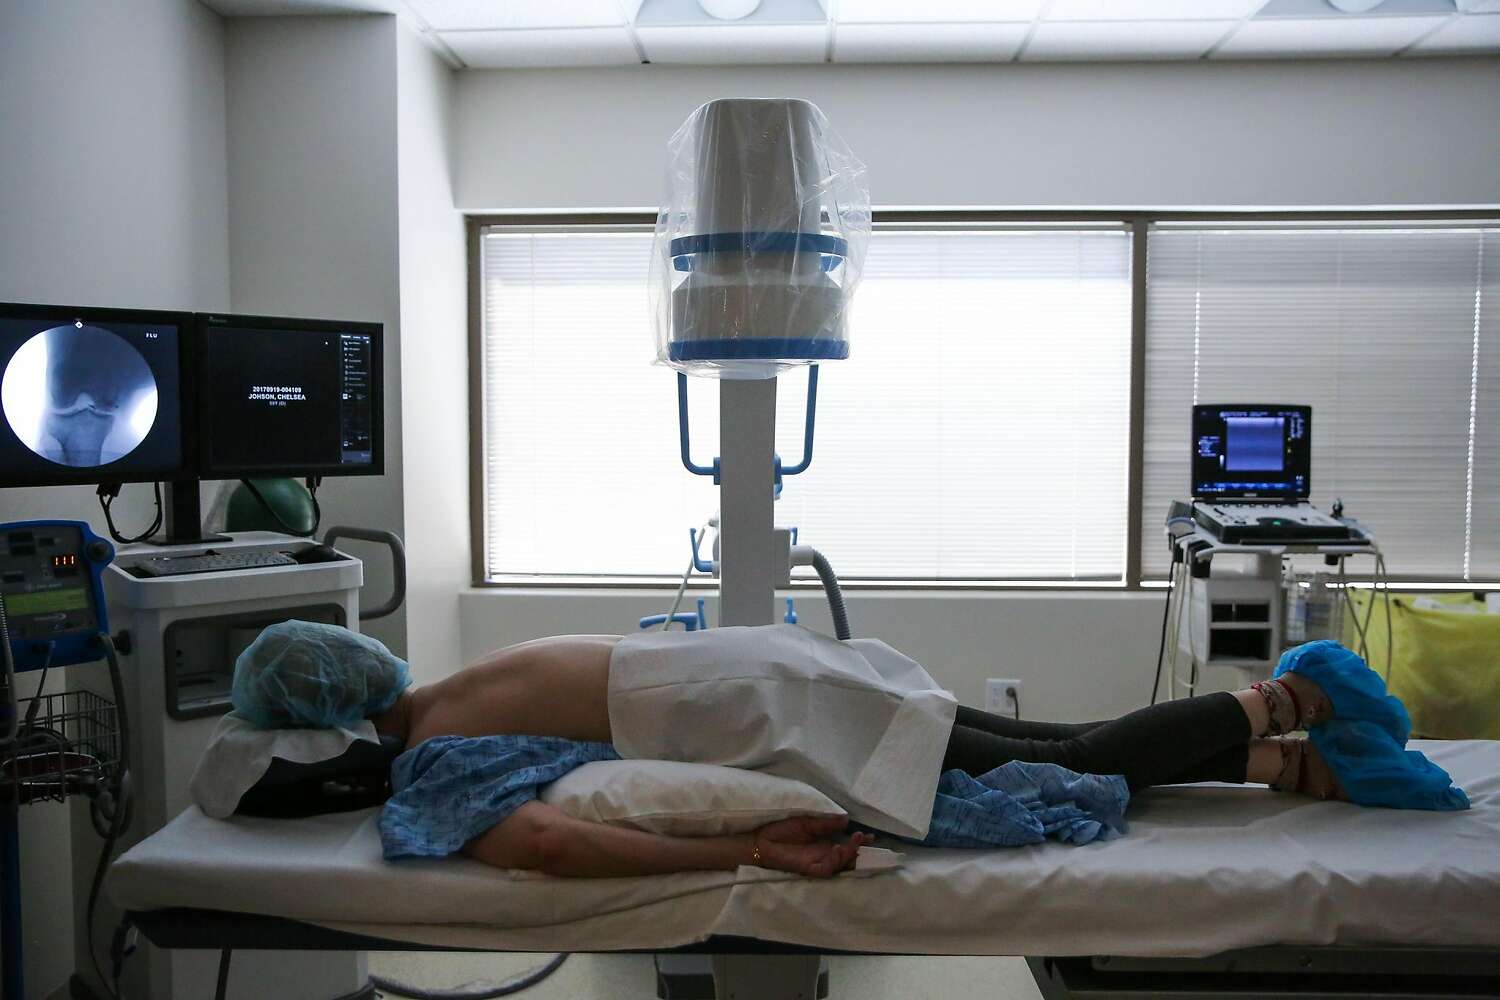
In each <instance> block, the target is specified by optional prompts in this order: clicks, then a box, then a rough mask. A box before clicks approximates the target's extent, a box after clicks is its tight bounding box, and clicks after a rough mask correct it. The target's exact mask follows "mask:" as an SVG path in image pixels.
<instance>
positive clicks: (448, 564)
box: [396, 27, 470, 681]
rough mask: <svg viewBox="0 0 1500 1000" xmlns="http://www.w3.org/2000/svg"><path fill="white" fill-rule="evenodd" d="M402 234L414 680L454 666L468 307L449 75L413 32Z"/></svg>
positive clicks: (403, 62)
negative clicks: (451, 155) (451, 153)
mask: <svg viewBox="0 0 1500 1000" xmlns="http://www.w3.org/2000/svg"><path fill="white" fill-rule="evenodd" d="M396 65H397V108H396V111H397V120H396V130H397V137H398V147H399V149H398V156H397V160H398V167H399V188H400V213H399V221H400V234H401V259H400V266H401V342H402V343H401V346H402V356H403V358H404V361H403V364H402V370H401V395H402V397H403V398H404V399H407V400H409V401H412V402H413V404H414V405H411V406H407V407H405V408H403V410H402V414H401V431H402V439H403V441H405V442H407V443H408V446H407V447H406V448H404V449H403V470H402V472H403V483H404V490H405V494H404V501H405V514H406V548H407V556H408V560H409V564H410V569H411V572H410V576H409V586H408V589H407V593H406V605H407V609H408V611H407V616H406V621H407V645H408V647H409V648H410V649H411V650H414V651H418V653H419V655H418V656H416V657H414V658H413V666H414V667H415V668H416V672H417V679H418V680H419V681H423V680H431V679H435V678H436V677H439V676H442V675H443V674H446V673H448V672H449V671H450V670H452V669H453V668H455V667H457V666H458V665H459V664H460V663H461V662H462V658H461V654H460V650H459V619H458V594H459V592H460V591H461V590H463V589H464V588H465V587H466V586H467V585H468V583H469V577H470V567H469V475H468V470H469V450H468V449H469V435H468V420H469V395H468V366H469V350H468V332H467V331H468V326H467V323H468V310H467V299H466V298H465V292H466V289H467V282H466V281H465V274H466V271H465V256H464V252H465V251H464V223H463V216H462V215H460V214H459V213H458V212H457V211H456V210H455V209H454V207H453V185H452V183H451V180H450V174H449V163H448V147H449V144H450V139H451V137H450V130H451V118H452V104H453V72H452V70H450V69H449V68H448V66H447V64H446V63H444V62H443V61H442V60H441V59H440V58H438V56H437V55H436V54H435V53H434V52H433V51H432V50H431V49H429V48H428V47H427V46H426V44H425V43H424V42H423V41H422V40H421V39H420V38H418V37H417V36H416V35H415V34H414V33H412V32H411V31H409V30H407V29H405V28H404V27H403V28H401V30H400V32H399V36H398V38H397V47H396Z"/></svg>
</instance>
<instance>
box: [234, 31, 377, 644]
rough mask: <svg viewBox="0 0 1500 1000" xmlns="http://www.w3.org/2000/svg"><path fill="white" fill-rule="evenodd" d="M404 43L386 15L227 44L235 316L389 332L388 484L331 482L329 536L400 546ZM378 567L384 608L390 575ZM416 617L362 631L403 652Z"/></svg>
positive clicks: (325, 493)
mask: <svg viewBox="0 0 1500 1000" xmlns="http://www.w3.org/2000/svg"><path fill="white" fill-rule="evenodd" d="M396 32H397V29H396V20H395V18H393V17H387V16H374V17H285V18H282V17H270V18H240V19H233V20H230V21H229V22H227V28H226V32H225V37H226V76H227V80H228V111H227V122H228V135H229V269H230V276H231V284H232V289H233V295H232V297H231V302H230V308H232V309H233V310H234V311H236V312H242V313H260V314H263V315H273V316H310V317H324V318H328V319H347V320H373V321H378V322H381V323H384V324H385V393H386V405H385V434H386V447H385V463H386V472H385V475H384V476H380V477H374V478H348V479H330V480H327V481H325V483H324V486H323V490H322V492H321V493H320V494H319V499H320V501H321V503H322V508H323V524H324V526H325V527H327V526H330V525H335V524H353V525H359V526H363V527H371V528H385V529H387V530H390V531H395V532H398V533H399V532H400V531H401V530H402V512H403V507H402V498H401V482H402V462H401V456H402V441H401V433H400V432H401V353H402V352H401V310H400V288H399V282H400V273H399V254H398V249H397V240H398V232H399V227H398V222H397V193H396V177H397V164H396ZM351 547H353V546H351ZM356 551H359V552H361V554H366V550H364V549H362V548H357V549H356ZM368 554H369V555H370V559H369V560H368V561H367V563H366V571H365V586H366V596H367V599H368V600H371V601H379V600H382V599H383V598H384V595H385V594H387V593H389V590H390V576H389V572H388V570H387V568H386V567H387V563H386V561H385V560H384V559H383V558H382V557H381V556H380V555H379V552H378V550H369V551H368ZM405 618H406V614H405V609H403V610H402V611H400V612H398V613H397V614H396V615H394V616H392V617H390V618H386V619H382V620H380V621H375V622H370V623H368V624H367V625H366V626H365V631H368V632H369V633H370V634H372V635H375V636H376V637H378V638H379V639H380V640H381V641H383V642H385V643H386V644H387V645H389V646H390V647H391V648H392V649H395V650H397V651H398V652H400V651H404V650H405V648H406V622H405Z"/></svg>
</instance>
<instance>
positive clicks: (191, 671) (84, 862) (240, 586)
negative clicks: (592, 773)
mask: <svg viewBox="0 0 1500 1000" xmlns="http://www.w3.org/2000/svg"><path fill="white" fill-rule="evenodd" d="M192 520H193V521H194V523H195V524H196V521H197V518H196V517H194V518H192ZM194 533H195V532H194ZM312 544H314V543H313V541H312V540H311V539H301V538H292V537H290V536H287V535H281V534H276V533H274V532H264V531H261V532H244V533H240V534H236V535H234V536H232V537H231V538H230V539H229V540H226V541H223V542H218V541H215V542H213V543H212V546H211V547H212V548H213V549H214V550H215V551H218V552H225V553H233V552H256V551H287V550H293V549H296V548H299V547H302V546H307V545H312ZM209 547H210V545H209V544H208V543H206V542H200V543H198V544H196V545H180V546H178V547H176V548H175V549H171V550H163V549H162V548H160V547H158V546H152V545H146V544H142V545H129V546H124V547H122V548H121V549H120V550H119V553H118V555H117V557H116V560H115V563H114V564H113V565H112V566H111V567H110V568H109V569H108V570H107V571H106V572H105V574H104V589H105V597H106V601H107V603H108V606H109V620H110V625H111V626H112V627H113V628H114V630H115V636H116V642H117V644H118V645H119V647H120V665H121V670H122V672H123V674H124V681H125V689H126V696H127V700H128V702H129V711H130V721H131V731H132V739H131V749H130V757H131V770H132V787H133V789H134V795H135V813H134V819H133V820H132V822H131V825H130V827H129V828H128V829H127V830H126V832H125V835H124V836H123V837H121V839H120V843H119V845H118V847H117V850H118V851H124V850H126V849H128V848H129V847H130V846H131V845H132V844H134V843H136V842H137V841H139V840H141V839H142V838H144V837H146V836H148V835H149V834H151V833H153V832H155V831H157V830H159V829H161V828H162V827H163V826H164V825H165V824H166V823H168V822H169V821H170V820H171V819H172V818H174V817H175V816H177V815H178V814H179V813H181V812H182V811H183V810H184V809H185V808H187V807H188V805H189V804H190V800H189V797H188V780H189V779H190V778H191V777H192V773H193V769H194V767H195V766H196V765H197V763H198V758H199V757H200V756H201V755H202V753H203V749H204V747H205V746H206V745H207V743H208V739H209V736H210V734H212V732H213V730H214V727H215V726H216V725H217V724H218V721H219V717H220V716H222V715H224V714H225V713H226V712H227V711H229V682H230V678H231V676H232V672H233V668H234V660H235V657H236V656H237V655H238V654H239V652H240V650H242V649H243V648H244V647H245V646H246V645H247V644H248V643H249V642H250V640H251V639H253V638H254V637H255V635H256V634H257V633H258V632H259V630H260V629H261V628H264V627H265V626H267V625H270V624H273V623H275V622H280V621H285V620H287V619H289V618H302V619H306V620H311V621H321V622H328V623H331V624H336V625H345V626H348V627H349V628H353V629H358V628H359V588H360V584H361V583H362V582H363V579H364V566H363V564H362V563H361V562H360V561H359V560H358V559H355V558H353V557H350V558H348V559H345V560H343V561H340V562H324V563H310V564H307V565H296V566H279V567H274V568H268V569H256V570H249V571H246V570H239V571H229V572H215V573H194V574H188V575H183V576H168V577H145V578H142V577H136V576H134V575H132V574H131V572H130V569H131V567H132V566H134V565H135V564H137V563H139V562H141V561H143V560H146V559H150V558H159V557H161V556H162V555H168V554H169V555H174V556H176V555H195V554H200V553H202V552H203V551H204V549H206V548H209ZM103 673H104V672H103V671H89V672H82V671H80V672H79V676H78V681H79V682H80V683H81V684H83V685H94V684H97V685H100V689H99V691H98V693H100V694H107V693H108V692H107V690H105V688H104V685H106V684H107V680H106V679H105V678H104V677H103ZM75 802H78V803H83V804H82V805H75V806H74V809H73V813H72V816H71V821H72V824H73V887H74V891H73V913H74V926H75V934H74V940H75V942H76V946H75V951H76V956H75V960H74V968H75V970H76V975H75V977H74V980H73V995H74V996H75V997H87V996H90V995H93V996H96V997H99V998H103V997H106V996H108V995H109V994H108V993H107V992H106V991H104V990H102V989H100V987H99V983H98V981H97V977H96V976H95V973H94V971H93V963H92V961H91V960H90V958H89V953H88V951H87V947H88V945H87V942H88V941H89V940H90V938H89V937H88V935H87V933H86V931H85V928H84V914H85V907H86V903H87V898H88V889H89V883H90V879H91V877H92V875H93V870H94V865H95V863H96V862H97V860H98V855H99V849H100V847H101V841H100V839H99V838H98V837H97V836H96V835H95V833H94V831H93V829H92V827H91V825H90V823H89V818H88V812H87V804H86V803H84V801H83V799H82V798H81V797H79V798H77V799H75ZM119 917H120V914H119V912H118V911H117V910H116V909H115V908H114V907H113V906H112V905H111V904H110V903H109V901H108V899H107V898H101V900H100V902H99V913H98V914H97V916H96V919H95V925H94V929H93V939H92V940H93V941H94V944H95V947H96V949H98V953H99V955H100V961H101V962H103V963H106V964H105V968H106V970H107V969H108V965H107V963H108V951H109V941H110V936H111V934H112V933H113V931H114V929H115V927H116V926H117V924H118V923H119ZM217 962H218V955H217V954H216V953H212V952H207V951H194V950H177V951H162V950H159V949H156V948H154V947H152V946H151V945H149V944H147V943H146V942H145V941H144V940H142V941H141V942H140V946H139V950H138V951H137V952H136V953H135V954H134V955H132V956H131V957H130V958H129V959H128V960H127V961H126V963H125V974H124V976H123V978H122V980H121V987H122V994H123V995H124V996H130V997H151V998H152V1000H188V998H192V1000H200V998H202V997H206V996H213V995H214V987H215V983H216V973H217ZM366 983H367V971H366V961H365V956H364V954H363V953H352V952H341V953H323V954H320V953H317V952H271V951H249V952H244V953H242V954H240V955H236V956H235V962H234V970H233V974H232V978H231V982H230V989H229V996H230V997H233V998H239V1000H249V998H252V997H270V996H275V997H278V998H284V1000H327V998H328V997H337V996H347V995H349V994H356V993H358V991H360V990H361V989H362V988H363V987H364V986H365V985H366Z"/></svg>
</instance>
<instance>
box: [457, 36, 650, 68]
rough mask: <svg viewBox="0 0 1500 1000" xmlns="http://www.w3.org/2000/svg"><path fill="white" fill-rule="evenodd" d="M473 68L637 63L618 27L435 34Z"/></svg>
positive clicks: (628, 38) (626, 37) (632, 50)
mask: <svg viewBox="0 0 1500 1000" xmlns="http://www.w3.org/2000/svg"><path fill="white" fill-rule="evenodd" d="M438 37H439V38H441V39H442V40H443V41H444V42H445V43H447V45H448V46H449V47H450V48H452V49H453V51H454V52H455V53H456V54H457V55H458V57H459V58H460V59H462V60H463V61H464V63H465V64H466V65H468V66H471V67H473V68H476V69H503V68H510V67H549V66H622V65H629V64H633V63H638V62H640V57H639V56H638V55H636V51H635V46H634V45H632V44H631V42H630V32H629V31H628V30H627V29H626V28H625V27H624V26H621V27H618V28H558V29H532V30H511V31H447V32H438Z"/></svg>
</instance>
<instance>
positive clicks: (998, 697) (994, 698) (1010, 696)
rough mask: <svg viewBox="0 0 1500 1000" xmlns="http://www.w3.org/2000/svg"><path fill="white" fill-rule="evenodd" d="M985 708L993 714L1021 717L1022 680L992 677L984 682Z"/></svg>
mask: <svg viewBox="0 0 1500 1000" xmlns="http://www.w3.org/2000/svg"><path fill="white" fill-rule="evenodd" d="M984 710H985V711H986V712H989V713H990V714H991V715H1005V716H1009V717H1011V718H1014V719H1019V718H1020V717H1021V682H1020V680H1018V679H1016V678H1013V677H991V678H990V679H989V680H987V681H985V682H984Z"/></svg>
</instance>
